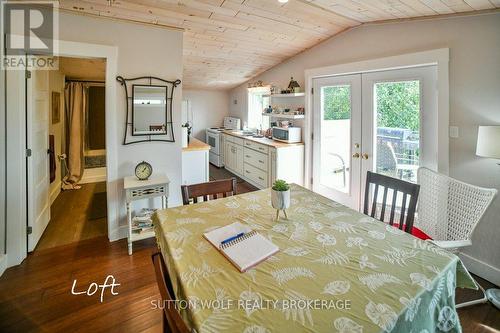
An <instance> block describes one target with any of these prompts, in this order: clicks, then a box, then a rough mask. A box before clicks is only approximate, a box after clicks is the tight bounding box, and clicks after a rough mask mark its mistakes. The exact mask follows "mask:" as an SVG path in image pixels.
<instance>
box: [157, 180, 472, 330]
mask: <svg viewBox="0 0 500 333" xmlns="http://www.w3.org/2000/svg"><path fill="white" fill-rule="evenodd" d="M291 198H292V200H291V201H292V206H291V207H290V209H289V210H287V213H288V218H289V220H281V221H279V222H276V221H274V220H273V217H274V213H275V211H274V209H273V208H272V207H271V204H270V190H269V189H266V190H262V191H258V192H252V193H246V194H243V195H238V196H234V197H228V198H224V199H219V200H213V201H209V202H206V203H200V204H195V205H190V206H182V207H177V208H170V209H166V210H162V211H158V212H157V214H155V217H154V224H155V232H156V237H157V241H158V245H159V247H160V249H161V252H162V254H163V256H164V258H165V260H166V262H167V265H168V270H169V273H170V277H171V279H172V282H173V285H174V290H175V293H176V297H177V299H179V300H183V301H184V302H179V303H178V305H177V306H178V308H179V309H180V311H181V314H182V316H183V317H184V319H185V320H186V323H187V324H188V325H189V326H190V327H191V328H192V329H193V330H195V331H197V332H199V333H206V332H210V333H215V332H231V333H233V332H244V333H265V332H287V333H290V332H364V333H367V332H405V333H426V332H429V333H430V332H461V327H460V322H459V319H458V315H457V313H456V310H455V303H454V296H455V288H456V287H465V288H474V289H475V288H476V285H475V283H474V281H473V280H472V279H471V277H470V275H469V274H468V273H467V271H466V270H465V269H464V267H463V265H462V263H461V261H460V259H459V258H458V257H457V256H455V255H453V254H451V253H449V252H446V251H444V250H441V249H440V248H438V247H436V246H434V245H433V244H431V243H429V242H425V241H421V240H419V239H416V238H414V237H413V236H411V235H408V234H406V233H404V232H402V231H400V230H399V229H396V228H393V227H391V226H389V225H386V224H383V223H382V222H379V221H376V220H374V219H372V218H370V217H367V216H365V215H363V214H360V213H358V212H356V211H354V210H352V209H350V208H347V207H345V206H342V205H340V204H338V203H336V202H334V201H331V200H329V199H327V198H325V197H322V196H320V195H318V194H316V193H313V192H311V191H309V190H307V189H305V188H303V187H300V186H298V185H292V187H291ZM235 221H238V222H241V223H244V224H247V225H249V226H250V227H251V228H252V229H254V230H257V231H258V232H259V233H261V234H262V235H264V236H266V237H268V238H269V239H270V240H271V241H272V242H274V243H275V244H276V245H278V246H279V247H280V252H279V253H278V254H276V255H275V256H273V257H271V258H269V259H268V260H266V261H265V262H263V263H261V264H259V265H258V266H256V267H255V268H253V269H251V270H249V271H248V272H246V273H240V272H239V271H238V270H237V269H236V268H235V267H233V266H232V265H231V263H230V262H229V261H228V260H226V259H225V257H224V256H223V255H221V254H220V253H219V252H218V251H217V250H216V249H215V248H214V247H213V246H212V245H210V243H209V242H208V241H206V240H205V239H204V238H203V236H202V235H203V233H204V232H206V231H208V230H211V229H213V228H218V227H221V226H224V225H227V224H230V223H233V222H235ZM249 251H251V249H249Z"/></svg>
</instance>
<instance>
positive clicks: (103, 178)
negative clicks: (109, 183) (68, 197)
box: [78, 175, 106, 184]
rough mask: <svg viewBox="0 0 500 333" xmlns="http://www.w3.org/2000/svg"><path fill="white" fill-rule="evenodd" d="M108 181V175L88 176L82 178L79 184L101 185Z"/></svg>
mask: <svg viewBox="0 0 500 333" xmlns="http://www.w3.org/2000/svg"><path fill="white" fill-rule="evenodd" d="M105 181H106V175H103V176H88V177H84V178H82V179H81V180H80V181H79V182H78V184H90V183H100V182H105Z"/></svg>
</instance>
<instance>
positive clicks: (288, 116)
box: [262, 113, 305, 119]
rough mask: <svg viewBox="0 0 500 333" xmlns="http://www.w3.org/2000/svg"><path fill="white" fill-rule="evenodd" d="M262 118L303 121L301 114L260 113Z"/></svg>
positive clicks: (303, 116)
mask: <svg viewBox="0 0 500 333" xmlns="http://www.w3.org/2000/svg"><path fill="white" fill-rule="evenodd" d="M262 115H263V116H267V117H273V118H282V119H304V118H305V115H303V114H282V113H262Z"/></svg>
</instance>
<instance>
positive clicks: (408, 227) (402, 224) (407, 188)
mask: <svg viewBox="0 0 500 333" xmlns="http://www.w3.org/2000/svg"><path fill="white" fill-rule="evenodd" d="M371 184H373V185H374V186H375V188H374V191H373V195H372V196H371V199H372V202H371V212H370V213H368V210H369V209H368V208H369V206H370V185H371ZM380 187H383V188H384V193H383V197H382V203H381V208H380V215H379V216H378V217H377V216H376V213H377V204H378V203H377V198H378V193H379V188H380ZM389 190H392V202H391V205H390V209H391V212H390V215H389V224H390V225H394V217H395V215H396V208H397V207H396V206H397V202H396V200H397V197H398V193H402V195H403V201H402V203H401V211H400V212H399V223H397V227H398V228H399V229H400V230H403V228H404V231H405V232H407V233H410V234H411V233H412V230H413V221H414V219H415V210H416V207H417V200H418V193H419V191H420V185H418V184H413V183H409V182H406V181H404V180H401V179H397V178H392V177H388V176H384V175H381V174H378V173H374V172H371V171H368V172H367V174H366V187H365V202H364V208H363V213H364V214H366V215H370V216H371V217H373V218H376V219H377V220H380V221H382V222H386V221H385V215H386V214H385V213H386V208H387V193H388V191H389ZM408 197H409V198H408ZM408 200H409V203H408V210H407V207H406V206H407V205H406V203H407V201H408Z"/></svg>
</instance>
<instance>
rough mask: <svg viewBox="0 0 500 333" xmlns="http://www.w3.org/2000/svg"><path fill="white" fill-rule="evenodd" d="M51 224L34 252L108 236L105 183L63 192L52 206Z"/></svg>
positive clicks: (84, 185) (87, 185)
mask: <svg viewBox="0 0 500 333" xmlns="http://www.w3.org/2000/svg"><path fill="white" fill-rule="evenodd" d="M50 215H51V218H50V222H49V224H48V226H47V228H46V229H45V231H44V233H43V235H42V237H41V239H40V241H39V242H38V245H37V247H36V248H35V251H38V250H42V249H48V248H52V247H57V246H61V245H65V244H70V243H74V242H78V241H81V240H85V239H89V238H94V237H99V236H106V235H107V234H108V226H107V220H106V183H105V182H100V183H91V184H83V185H82V188H81V189H79V190H71V191H62V192H61V194H59V196H58V197H57V198H56V200H55V201H54V203H53V204H52V206H51V207H50Z"/></svg>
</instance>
